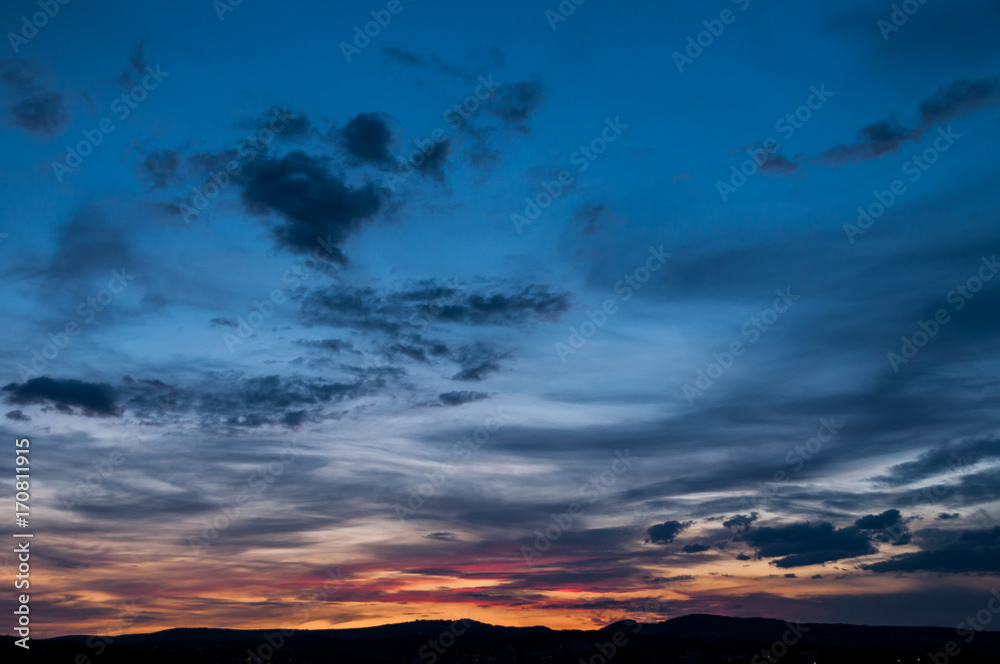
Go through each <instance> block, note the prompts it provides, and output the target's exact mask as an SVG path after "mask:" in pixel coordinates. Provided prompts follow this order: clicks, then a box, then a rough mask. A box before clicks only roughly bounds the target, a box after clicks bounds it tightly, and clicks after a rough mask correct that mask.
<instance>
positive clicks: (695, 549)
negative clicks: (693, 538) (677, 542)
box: [681, 543, 712, 553]
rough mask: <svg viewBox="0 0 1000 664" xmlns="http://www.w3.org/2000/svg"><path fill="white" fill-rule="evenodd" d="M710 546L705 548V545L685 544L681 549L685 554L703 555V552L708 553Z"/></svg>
mask: <svg viewBox="0 0 1000 664" xmlns="http://www.w3.org/2000/svg"><path fill="white" fill-rule="evenodd" d="M710 548H712V547H710V546H705V545H704V544H698V543H695V544H685V545H684V547H683V548H682V549H681V551H683V552H684V553H701V552H702V551H708V550H709V549H710Z"/></svg>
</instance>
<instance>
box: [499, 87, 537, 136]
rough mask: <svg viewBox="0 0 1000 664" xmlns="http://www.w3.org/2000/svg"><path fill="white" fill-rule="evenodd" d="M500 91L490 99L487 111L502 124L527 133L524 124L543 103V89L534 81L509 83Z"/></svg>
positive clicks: (526, 127) (527, 130)
mask: <svg viewBox="0 0 1000 664" xmlns="http://www.w3.org/2000/svg"><path fill="white" fill-rule="evenodd" d="M500 90H501V91H500V93H499V94H497V95H495V96H494V97H492V98H491V100H490V103H489V105H488V107H487V111H488V112H489V113H490V114H491V115H493V116H495V117H497V118H499V119H500V121H501V122H502V123H503V124H505V125H507V126H509V127H513V128H515V129H517V130H518V131H521V132H523V133H528V132H529V129H528V126H527V124H526V123H527V121H528V119H530V118H531V116H532V115H534V114H535V112H536V111H537V110H538V109H539V108H541V106H542V104H543V103H544V102H545V87H544V86H543V85H542V83H541V81H539V80H538V79H534V80H531V81H518V82H517V83H511V84H510V85H507V86H504V87H502V88H500Z"/></svg>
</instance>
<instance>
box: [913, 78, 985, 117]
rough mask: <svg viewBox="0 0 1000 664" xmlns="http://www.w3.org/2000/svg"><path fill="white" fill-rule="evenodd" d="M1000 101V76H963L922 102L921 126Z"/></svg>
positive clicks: (971, 111) (960, 115) (974, 110)
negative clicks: (973, 77) (971, 78)
mask: <svg viewBox="0 0 1000 664" xmlns="http://www.w3.org/2000/svg"><path fill="white" fill-rule="evenodd" d="M998 100H1000V79H998V78H997V77H996V76H993V77H991V78H981V79H978V80H975V81H970V80H969V79H966V78H962V79H958V80H956V81H954V82H952V83H951V85H947V86H941V87H940V88H938V91H937V93H936V94H934V95H933V96H931V97H928V98H927V99H925V100H924V101H922V102H921V103H920V119H921V126H922V127H923V128H924V129H926V128H928V127H932V126H934V125H936V124H941V123H942V122H947V121H948V120H953V119H955V118H959V117H962V116H965V115H969V114H971V113H974V112H976V111H978V110H979V109H980V108H985V107H988V106H992V105H994V104H996V103H997V101H998Z"/></svg>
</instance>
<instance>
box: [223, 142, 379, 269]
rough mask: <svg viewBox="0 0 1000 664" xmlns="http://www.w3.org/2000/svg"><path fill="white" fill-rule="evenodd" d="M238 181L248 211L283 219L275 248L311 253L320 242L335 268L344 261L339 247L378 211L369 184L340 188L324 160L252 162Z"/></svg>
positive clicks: (291, 157)
mask: <svg viewBox="0 0 1000 664" xmlns="http://www.w3.org/2000/svg"><path fill="white" fill-rule="evenodd" d="M241 182H242V186H243V201H244V203H245V204H246V206H247V208H248V209H250V210H251V211H253V212H257V213H260V214H266V213H275V214H277V215H278V216H280V217H281V218H282V220H283V222H282V223H279V224H277V225H275V226H273V227H272V229H271V233H272V236H273V237H274V239H275V241H276V242H277V244H278V245H279V246H281V247H283V248H284V249H287V250H288V251H291V252H294V253H312V252H313V251H314V250H316V249H317V248H318V246H319V243H320V242H322V243H324V248H325V249H326V251H327V252H328V253H327V255H328V256H329V260H332V261H335V262H338V263H346V262H347V258H346V256H344V254H343V252H342V251H341V248H340V246H341V244H342V243H343V242H344V241H345V240H346V239H347V238H348V236H350V235H351V234H352V233H354V232H356V231H357V230H359V229H360V228H361V226H362V224H364V222H366V221H368V220H370V219H371V218H372V217H374V216H375V215H376V214H377V213H378V212H379V210H380V209H381V207H382V202H383V198H384V193H383V191H381V190H379V189H377V188H376V187H375V186H374V185H372V184H366V185H362V186H360V187H357V188H354V187H351V186H350V185H347V184H345V183H344V181H343V180H342V179H341V178H340V177H338V176H336V175H334V174H332V173H331V172H330V170H329V164H328V160H327V159H325V158H323V157H311V156H309V155H307V154H306V153H304V152H302V151H295V152H292V153H290V154H288V155H286V156H284V157H281V158H267V157H265V158H262V159H259V160H255V161H253V162H252V163H251V164H249V165H248V166H247V168H246V171H245V177H244V178H243V179H242V181H241Z"/></svg>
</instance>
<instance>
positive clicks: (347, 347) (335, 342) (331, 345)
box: [234, 324, 354, 353]
mask: <svg viewBox="0 0 1000 664" xmlns="http://www.w3.org/2000/svg"><path fill="white" fill-rule="evenodd" d="M234 325H235V324H234ZM295 343H297V344H299V345H300V346H308V347H309V348H321V349H323V350H328V351H330V352H331V353H342V352H344V351H353V350H354V345H353V344H351V342H350V341H343V340H341V339H320V340H318V341H317V340H313V339H299V340H298V341H296V342H295Z"/></svg>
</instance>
